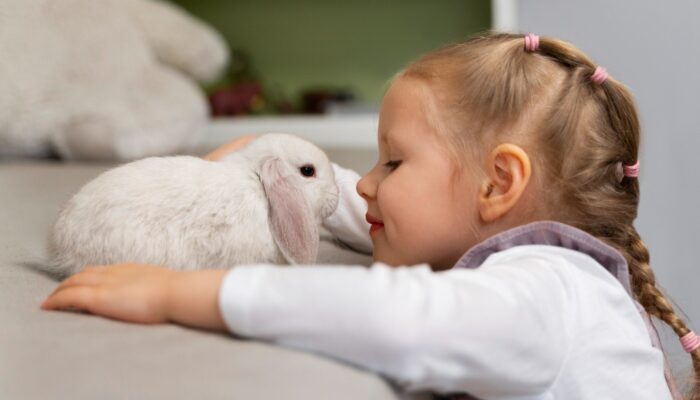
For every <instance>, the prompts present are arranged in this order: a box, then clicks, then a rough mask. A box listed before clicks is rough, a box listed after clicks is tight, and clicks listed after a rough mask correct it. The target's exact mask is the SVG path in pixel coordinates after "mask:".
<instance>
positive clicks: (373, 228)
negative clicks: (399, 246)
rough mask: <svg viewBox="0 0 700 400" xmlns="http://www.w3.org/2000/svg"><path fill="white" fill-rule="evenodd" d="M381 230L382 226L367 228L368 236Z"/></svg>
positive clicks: (376, 225) (374, 225)
mask: <svg viewBox="0 0 700 400" xmlns="http://www.w3.org/2000/svg"><path fill="white" fill-rule="evenodd" d="M382 228H384V224H372V226H370V227H369V234H370V235H371V234H372V233H374V232H376V231H378V230H380V229H382Z"/></svg>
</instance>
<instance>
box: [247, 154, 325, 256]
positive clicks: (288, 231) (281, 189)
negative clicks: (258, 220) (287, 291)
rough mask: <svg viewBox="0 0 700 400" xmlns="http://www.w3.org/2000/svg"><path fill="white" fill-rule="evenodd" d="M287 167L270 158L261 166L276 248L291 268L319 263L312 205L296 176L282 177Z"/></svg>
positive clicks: (261, 175) (316, 232) (261, 178)
mask: <svg viewBox="0 0 700 400" xmlns="http://www.w3.org/2000/svg"><path fill="white" fill-rule="evenodd" d="M282 171H284V165H283V164H282V161H280V160H279V159H278V158H272V157H270V158H267V159H265V160H263V162H262V165H261V166H260V181H261V182H262V185H263V188H264V189H265V194H266V195H267V199H268V202H269V204H270V229H271V230H272V236H273V237H274V239H275V243H277V247H278V248H279V249H280V251H282V254H283V255H284V257H285V258H286V259H287V261H288V262H289V263H290V264H312V263H314V262H316V256H317V254H318V246H319V233H318V227H317V226H316V220H315V218H314V214H313V211H312V209H311V204H309V201H308V200H307V199H306V196H305V195H304V193H303V191H302V190H301V188H300V187H299V186H298V183H297V184H295V182H294V181H293V179H294V178H295V177H294V176H284V177H283V176H282Z"/></svg>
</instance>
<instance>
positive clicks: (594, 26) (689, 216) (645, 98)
mask: <svg viewBox="0 0 700 400" xmlns="http://www.w3.org/2000/svg"><path fill="white" fill-rule="evenodd" d="M501 3H507V4H504V5H505V8H506V11H504V12H503V13H501V15H502V19H501V21H502V24H503V25H504V27H506V28H510V29H516V30H519V31H522V32H530V31H532V32H535V33H537V34H540V35H548V36H555V37H558V38H561V39H564V40H567V41H570V42H572V43H574V44H575V45H576V46H578V47H579V48H581V49H582V50H583V51H585V52H586V53H587V54H588V55H589V56H590V57H591V58H592V59H593V60H594V61H595V62H597V63H599V64H600V65H603V66H605V67H606V68H607V70H608V72H609V73H610V74H611V75H612V76H614V77H615V78H616V79H618V80H620V81H622V82H623V83H624V84H626V85H627V86H628V87H629V88H630V89H631V90H632V93H633V94H634V95H635V97H636V100H637V105H638V108H639V112H640V117H641V123H642V135H643V137H642V153H641V157H640V168H641V170H640V174H641V176H640V178H639V179H640V184H641V190H642V195H641V204H640V208H639V217H638V219H637V223H636V226H637V230H638V231H639V233H640V234H641V236H642V239H643V240H644V241H645V243H646V244H647V246H648V247H649V250H650V254H651V265H652V268H653V269H654V271H656V274H657V278H658V281H659V282H660V284H661V286H662V287H664V288H665V289H666V292H667V293H668V294H669V295H670V297H671V298H672V299H673V300H675V301H676V303H677V304H678V305H679V306H680V307H681V308H682V309H683V310H684V311H685V312H686V313H687V315H688V317H689V318H690V320H691V325H692V323H693V322H694V326H695V328H696V329H700V299H699V296H698V293H700V233H699V232H698V230H699V229H700V207H699V205H700V178H699V174H698V156H699V154H700V101H698V93H700V74H699V73H698V65H699V64H700V46H698V43H700V25H698V18H699V17H700V3H699V2H697V1H694V0H675V1H673V2H659V1H654V0H619V1H605V0H587V1H585V2H579V1H573V0H567V1H561V0H521V1H519V2H516V1H508V2H501ZM513 17H514V18H513ZM514 25H515V26H514ZM691 328H692V326H691ZM668 342H669V344H672V347H671V350H673V351H674V352H675V353H677V354H678V355H677V356H676V357H675V358H677V359H679V360H682V361H683V362H687V361H688V360H689V357H688V356H687V355H684V354H682V353H680V346H679V345H678V344H677V343H678V342H677V340H676V339H675V338H670V340H668Z"/></svg>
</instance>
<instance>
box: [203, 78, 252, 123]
mask: <svg viewBox="0 0 700 400" xmlns="http://www.w3.org/2000/svg"><path fill="white" fill-rule="evenodd" d="M209 104H210V105H211V112H212V115H213V116H215V117H216V116H231V115H246V114H251V113H252V112H254V111H255V110H257V109H259V108H261V106H262V105H263V104H264V98H263V89H262V86H261V85H260V84H259V83H258V82H242V83H240V84H238V85H236V86H232V87H227V88H224V89H220V90H217V91H216V92H214V93H212V94H210V95H209Z"/></svg>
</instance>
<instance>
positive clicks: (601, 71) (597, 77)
mask: <svg viewBox="0 0 700 400" xmlns="http://www.w3.org/2000/svg"><path fill="white" fill-rule="evenodd" d="M606 79H608V71H607V70H606V69H605V68H603V67H600V66H599V67H596V68H595V72H593V75H591V80H592V81H593V83H595V84H597V85H600V84H601V83H603V82H605V80H606Z"/></svg>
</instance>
